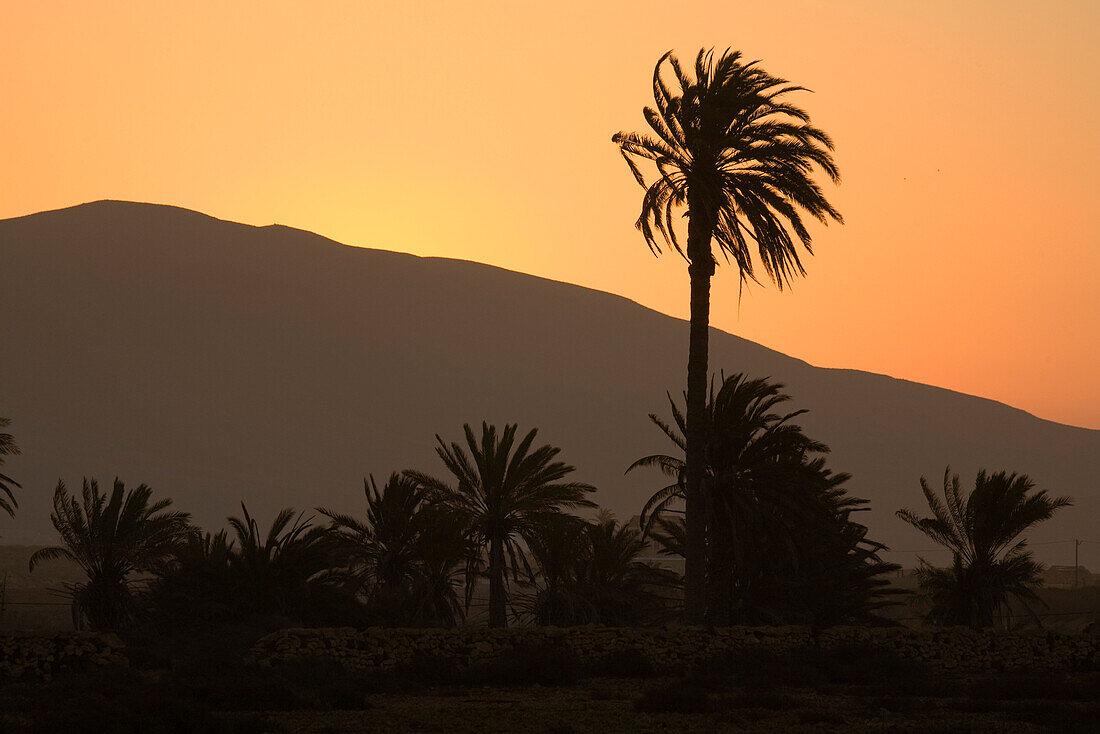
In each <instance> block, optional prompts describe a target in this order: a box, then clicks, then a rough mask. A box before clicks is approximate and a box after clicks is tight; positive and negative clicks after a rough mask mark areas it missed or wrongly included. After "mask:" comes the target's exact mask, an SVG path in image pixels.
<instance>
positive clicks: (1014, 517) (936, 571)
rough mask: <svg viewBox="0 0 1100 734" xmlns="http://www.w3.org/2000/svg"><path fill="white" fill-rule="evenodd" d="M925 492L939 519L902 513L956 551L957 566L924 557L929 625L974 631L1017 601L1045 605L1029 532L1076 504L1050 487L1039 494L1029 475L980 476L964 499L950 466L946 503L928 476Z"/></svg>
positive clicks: (920, 570) (923, 582)
mask: <svg viewBox="0 0 1100 734" xmlns="http://www.w3.org/2000/svg"><path fill="white" fill-rule="evenodd" d="M920 486H921V491H922V492H924V498H925V500H927V502H928V507H929V509H930V510H932V517H918V516H917V515H916V513H914V512H912V511H911V510H907V509H902V510H898V512H897V516H898V517H900V518H901V519H902V520H904V521H905V522H907V523H909V524H910V525H912V526H913V527H915V528H916V529H917V530H919V531H921V532H922V533H924V534H925V535H927V536H928V537H929V538H931V539H932V540H933V541H935V542H936V543H939V544H940V545H942V546H944V547H945V548H947V549H949V550H950V551H951V553H952V564H951V568H950V569H941V568H933V567H932V566H930V565H929V564H928V563H927V562H926V561H925V560H924V559H923V558H922V559H920V568H918V574H919V575H920V579H921V586H922V588H924V590H925V591H926V592H928V593H929V595H930V596H931V600H932V609H931V611H930V612H929V614H928V619H929V621H932V622H935V623H937V624H944V625H967V626H970V627H974V628H981V627H991V626H993V624H994V622H995V620H996V616H997V614H998V612H1000V611H1003V610H1004V609H1005V608H1006V605H1007V604H1008V602H1009V601H1010V600H1017V601H1019V602H1021V603H1022V604H1023V605H1024V607H1025V608H1028V609H1029V611H1030V607H1028V606H1027V603H1028V602H1035V601H1039V598H1038V596H1036V594H1035V589H1036V588H1037V587H1038V586H1039V585H1040V584H1041V578H1040V573H1041V571H1042V566H1041V565H1040V564H1038V563H1036V562H1035V560H1034V559H1033V558H1032V555H1031V551H1028V550H1026V547H1027V540H1026V539H1025V538H1020V535H1022V534H1023V533H1024V532H1026V531H1028V530H1030V529H1031V528H1033V527H1035V526H1036V525H1038V524H1039V523H1041V522H1043V521H1044V520H1049V519H1050V518H1051V517H1052V516H1053V515H1054V512H1055V511H1056V510H1058V509H1059V508H1062V507H1067V506H1069V505H1070V504H1072V501H1071V500H1070V498H1069V497H1048V496H1047V493H1046V490H1039V491H1035V492H1034V493H1033V490H1034V489H1035V484H1034V483H1033V482H1032V481H1031V479H1029V478H1028V476H1027V475H1026V474H1015V473H1012V474H1008V473H1006V472H1003V471H1002V472H997V473H996V474H992V475H990V474H986V472H985V470H982V471H979V472H978V476H977V478H976V479H975V480H974V491H973V492H971V493H970V494H969V495H965V494H964V493H963V492H962V490H961V488H960V484H959V475H958V474H955V475H954V476H952V475H951V467H948V468H947V469H946V470H945V471H944V474H943V495H944V498H943V500H942V501H941V500H940V499H939V498H938V497H937V496H936V494H935V493H934V492H933V491H932V490H931V489H930V488H929V487H928V483H927V482H926V481H925V479H924V477H921V480H920Z"/></svg>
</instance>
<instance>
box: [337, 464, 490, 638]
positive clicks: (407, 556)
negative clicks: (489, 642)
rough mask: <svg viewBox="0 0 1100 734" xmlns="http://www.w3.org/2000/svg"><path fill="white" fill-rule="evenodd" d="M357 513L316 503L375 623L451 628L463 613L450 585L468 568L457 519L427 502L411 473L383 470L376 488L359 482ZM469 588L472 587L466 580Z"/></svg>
mask: <svg viewBox="0 0 1100 734" xmlns="http://www.w3.org/2000/svg"><path fill="white" fill-rule="evenodd" d="M363 491H364V494H365V495H366V500H367V514H366V518H365V520H359V519H357V518H354V517H352V516H350V515H346V514H341V513H337V512H333V511H331V510H325V509H322V510H320V511H321V513H322V514H324V515H325V516H327V517H328V518H329V519H330V520H331V521H332V525H331V527H332V532H333V533H334V534H335V539H336V541H337V543H338V544H339V545H341V546H342V547H343V548H344V549H345V552H346V553H347V560H348V563H349V569H350V571H351V573H352V574H353V576H354V577H355V579H356V580H357V581H358V584H359V591H360V593H361V594H362V595H363V597H364V598H365V601H366V605H367V608H368V611H369V614H370V616H371V619H372V620H374V621H375V622H378V623H381V624H383V625H386V626H416V627H419V626H437V625H438V626H444V627H453V626H454V625H455V624H457V623H458V621H459V620H460V619H461V618H462V616H463V610H464V607H463V604H462V599H461V598H460V597H459V594H458V591H457V588H458V586H459V585H460V584H461V582H462V580H463V578H464V577H465V576H467V575H469V573H468V572H472V569H473V568H474V567H476V565H477V564H476V562H475V557H476V556H475V552H476V549H474V548H472V547H471V544H470V542H469V540H468V539H467V537H466V528H465V526H464V525H463V522H462V520H461V518H458V517H456V516H455V515H453V514H451V513H448V512H446V511H445V509H444V508H443V507H441V506H439V505H436V504H432V503H430V502H429V501H428V492H427V491H426V490H425V489H423V488H422V487H421V486H420V485H419V484H418V483H417V482H416V481H415V480H413V479H412V478H411V477H408V476H402V475H400V474H396V473H395V474H392V475H390V478H389V480H388V481H387V482H386V484H385V485H384V486H383V488H382V490H381V491H379V489H378V485H377V484H376V483H375V481H374V477H371V478H370V480H369V483H368V481H367V480H364V482H363ZM471 588H472V587H471Z"/></svg>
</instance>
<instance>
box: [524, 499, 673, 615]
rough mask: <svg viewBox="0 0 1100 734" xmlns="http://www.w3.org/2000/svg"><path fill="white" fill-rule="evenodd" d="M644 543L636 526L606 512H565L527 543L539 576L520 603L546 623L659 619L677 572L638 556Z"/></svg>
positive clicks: (665, 609)
mask: <svg viewBox="0 0 1100 734" xmlns="http://www.w3.org/2000/svg"><path fill="white" fill-rule="evenodd" d="M645 548H646V543H645V541H644V540H642V537H641V532H640V531H639V530H638V529H636V528H634V527H632V526H631V525H620V524H619V523H618V522H617V521H616V520H615V518H614V517H613V516H612V515H611V514H610V513H608V512H606V511H602V510H601V511H600V512H599V513H598V514H597V517H596V520H595V522H585V521H583V520H581V519H580V518H577V517H573V516H570V515H563V516H561V518H560V519H559V520H558V521H555V522H550V523H547V524H546V526H544V528H543V529H542V530H541V531H540V532H539V533H538V535H537V536H536V538H535V539H534V540H533V541H532V542H531V543H530V544H529V549H530V555H531V558H532V560H533V561H534V562H535V564H536V566H537V568H538V578H537V579H535V580H533V581H532V583H531V585H532V586H533V587H534V591H533V592H532V593H529V594H526V595H524V596H523V597H522V598H521V600H520V603H519V604H518V605H517V606H519V607H520V609H521V611H522V612H524V613H525V614H526V615H528V616H530V617H531V618H532V619H533V620H534V621H535V623H536V624H539V625H542V626H545V625H553V626H557V627H567V626H571V625H577V624H604V625H609V626H615V627H623V626H629V625H634V624H639V623H645V622H653V621H661V620H663V619H664V618H665V617H666V616H667V613H668V611H669V610H670V609H671V607H672V602H673V601H675V600H674V599H673V598H672V594H670V592H671V591H672V590H673V589H674V587H675V586H677V582H678V576H677V574H674V573H672V572H671V571H665V570H663V569H660V568H656V567H654V566H650V565H648V564H646V563H643V562H642V561H640V560H638V557H639V556H640V555H641V554H642V553H643V552H644V551H645Z"/></svg>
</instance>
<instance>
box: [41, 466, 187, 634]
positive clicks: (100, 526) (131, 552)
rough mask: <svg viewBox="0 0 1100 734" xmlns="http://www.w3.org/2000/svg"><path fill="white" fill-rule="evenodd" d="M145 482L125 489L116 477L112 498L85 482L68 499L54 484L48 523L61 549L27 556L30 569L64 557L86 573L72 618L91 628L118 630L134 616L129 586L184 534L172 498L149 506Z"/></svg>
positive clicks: (182, 518) (183, 516)
mask: <svg viewBox="0 0 1100 734" xmlns="http://www.w3.org/2000/svg"><path fill="white" fill-rule="evenodd" d="M152 494H153V492H152V490H151V489H149V487H147V486H145V485H144V484H142V485H139V486H138V487H137V488H135V489H131V490H129V491H126V488H125V486H124V485H123V483H122V482H121V481H120V480H118V479H115V484H114V488H113V490H112V491H111V494H110V496H109V497H108V496H107V495H106V494H103V493H102V492H100V490H99V485H98V484H97V483H96V480H95V479H91V480H89V479H84V487H83V491H82V492H81V497H80V499H79V500H78V499H77V498H76V497H72V496H70V495H69V492H68V490H67V489H66V488H65V483H64V482H60V481H59V482H58V483H57V488H56V489H55V490H54V495H53V512H52V513H51V514H50V520H51V522H52V523H53V526H54V529H56V530H57V532H58V534H59V535H60V536H61V541H62V543H63V544H64V545H61V546H53V547H49V548H43V549H41V550H39V551H38V552H36V553H35V554H34V555H32V556H31V558H30V568H31V570H32V571H33V570H34V567H35V566H36V565H38V564H39V563H41V562H43V561H49V560H52V559H55V558H62V557H64V558H68V559H69V560H71V561H73V562H75V563H76V564H78V565H79V566H80V567H81V568H83V569H84V572H85V573H86V574H87V576H88V581H87V582H86V583H80V584H76V585H75V586H74V587H73V588H72V589H71V593H72V598H73V619H74V621H79V620H81V619H86V620H87V622H88V624H89V625H90V626H91V628H92V629H120V628H125V627H129V626H131V625H132V624H133V623H134V621H135V618H136V613H137V600H136V599H135V596H134V590H133V588H132V584H131V577H132V576H133V575H134V574H136V573H141V572H145V571H151V570H152V569H154V568H156V567H157V566H158V565H159V564H160V563H162V562H163V561H164V559H165V558H166V557H167V556H169V555H170V554H171V553H172V551H173V550H174V548H175V547H176V546H177V545H178V544H179V542H180V540H181V539H182V538H183V536H184V535H185V533H186V532H187V527H188V518H189V517H190V516H189V515H188V514H187V513H185V512H168V511H167V509H168V507H169V506H170V505H171V504H172V500H170V499H162V500H158V501H156V502H152V503H151V498H152Z"/></svg>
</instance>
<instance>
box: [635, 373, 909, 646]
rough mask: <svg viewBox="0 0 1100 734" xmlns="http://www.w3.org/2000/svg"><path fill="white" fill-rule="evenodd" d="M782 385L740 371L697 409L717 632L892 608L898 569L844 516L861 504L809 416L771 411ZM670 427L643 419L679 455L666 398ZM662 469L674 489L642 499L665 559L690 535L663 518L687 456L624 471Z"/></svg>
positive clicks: (678, 496) (680, 424)
mask: <svg viewBox="0 0 1100 734" xmlns="http://www.w3.org/2000/svg"><path fill="white" fill-rule="evenodd" d="M782 387H783V386H782V385H779V384H776V383H771V382H768V381H767V380H762V379H756V380H750V379H748V378H746V377H745V376H743V375H741V374H736V375H733V376H731V377H729V378H727V379H724V380H722V383H721V387H720V389H719V390H718V391H717V392H715V390H714V387H713V385H712V387H711V390H710V395H709V399H708V402H707V410H706V412H705V413H704V417H705V423H704V438H705V439H706V441H705V443H704V456H705V457H706V465H705V466H704V482H703V493H704V494H703V497H704V501H705V502H704V507H705V508H706V511H707V515H706V519H707V526H708V533H709V537H708V543H707V547H706V551H707V553H706V556H705V557H704V560H705V567H704V568H705V572H706V582H707V599H706V601H707V605H706V619H707V620H708V621H709V622H711V623H712V624H719V625H727V624H746V623H747V624H761V623H763V624H790V623H813V624H818V625H832V624H839V623H842V622H851V621H866V620H868V619H870V618H871V614H872V612H873V611H874V610H875V609H878V608H880V607H881V606H883V605H885V604H887V603H889V602H888V599H887V598H886V597H887V596H888V595H887V594H886V589H885V587H886V586H887V582H886V581H885V580H884V579H881V578H878V576H880V575H881V574H883V573H886V572H888V571H893V570H896V569H897V568H898V567H897V566H896V565H893V564H888V563H884V562H882V561H881V560H880V559H879V558H878V555H877V553H878V552H879V551H881V550H883V548H884V547H883V546H882V545H881V544H878V543H875V542H873V541H870V540H868V539H867V538H866V532H867V530H866V528H865V527H864V526H862V525H860V524H858V523H856V522H854V521H853V520H852V519H851V514H852V513H853V512H855V511H858V510H861V509H865V507H864V505H866V501H865V500H860V499H856V498H853V497H849V496H848V495H847V493H846V491H845V489H844V487H843V484H844V483H845V482H846V481H847V480H848V479H849V476H848V475H847V474H836V475H834V474H832V472H831V471H830V470H829V469H827V468H826V467H825V461H824V458H822V457H816V458H815V454H825V453H827V452H828V450H829V449H828V447H827V446H825V445H824V444H822V443H820V442H818V441H814V440H813V439H810V438H809V437H807V436H806V435H805V434H804V433H803V432H802V429H801V428H800V427H799V426H798V425H796V424H794V423H793V422H792V421H793V419H795V418H797V417H798V416H799V415H801V414H802V413H804V412H805V411H795V412H792V413H787V414H785V415H781V414H779V413H777V412H774V411H775V409H776V408H777V407H778V406H779V405H781V404H782V403H784V402H786V401H787V400H789V399H790V398H789V396H787V395H785V394H783V393H782V392H781V390H782ZM669 403H670V405H671V408H672V415H673V425H669V424H668V423H666V422H664V421H663V420H661V419H660V418H659V417H658V416H656V415H650V419H651V420H652V421H653V422H654V423H655V424H656V425H657V426H658V428H660V429H661V431H662V432H663V433H664V434H665V435H666V436H668V438H669V439H670V440H671V441H672V442H673V444H674V445H675V446H676V447H677V448H678V449H680V451H684V450H685V448H686V440H685V433H686V421H685V417H684V414H683V412H682V411H681V410H680V409H679V407H678V406H677V405H676V403H675V401H673V400H672V398H671V396H669ZM639 467H657V468H659V469H660V470H661V471H662V472H663V473H664V474H665V475H666V476H667V477H669V478H671V479H672V480H673V482H672V483H671V484H669V485H668V486H666V487H664V488H663V489H661V490H660V491H658V492H657V493H656V494H654V495H653V496H652V497H651V498H650V500H649V501H648V502H647V503H646V505H645V508H644V509H643V510H642V526H643V528H644V529H645V530H646V531H647V532H648V531H649V530H651V529H652V527H653V526H654V523H659V525H658V535H657V539H658V542H660V543H661V544H662V545H663V546H664V548H665V551H666V552H672V553H681V552H683V549H684V546H683V539H684V538H685V537H686V534H687V533H686V528H685V527H684V525H683V523H682V522H677V521H669V520H664V521H661V520H660V518H661V516H662V515H663V514H666V513H668V512H670V511H674V510H673V508H672V505H674V504H675V503H678V502H680V501H682V500H683V498H684V495H685V475H686V466H685V460H684V458H683V457H682V456H671V455H653V456H646V457H644V458H642V459H639V460H638V461H636V462H634V463H633V464H632V465H631V466H630V468H628V469H627V471H628V472H629V471H631V470H633V469H636V468H639Z"/></svg>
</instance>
